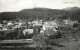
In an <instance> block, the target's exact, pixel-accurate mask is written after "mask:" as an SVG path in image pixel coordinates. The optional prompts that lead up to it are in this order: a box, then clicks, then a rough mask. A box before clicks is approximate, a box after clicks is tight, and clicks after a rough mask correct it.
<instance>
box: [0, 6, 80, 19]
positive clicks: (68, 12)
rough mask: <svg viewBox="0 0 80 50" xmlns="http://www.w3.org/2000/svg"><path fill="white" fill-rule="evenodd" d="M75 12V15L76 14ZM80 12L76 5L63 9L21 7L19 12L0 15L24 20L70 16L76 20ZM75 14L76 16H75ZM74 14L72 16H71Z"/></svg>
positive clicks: (0, 15)
mask: <svg viewBox="0 0 80 50" xmlns="http://www.w3.org/2000/svg"><path fill="white" fill-rule="evenodd" d="M76 14H77V15H76ZM78 14H80V10H79V8H78V7H71V8H66V9H63V10H57V9H49V8H33V9H23V10H21V11H19V12H3V13H1V14H0V17H1V18H2V19H3V20H4V19H8V20H9V19H10V18H11V19H14V18H18V19H25V20H34V19H45V20H54V19H55V18H57V19H58V18H62V19H67V18H71V19H72V20H73V19H74V20H76V16H77V17H78V16H80V15H78ZM75 15H76V16H75ZM73 16H74V18H73Z"/></svg>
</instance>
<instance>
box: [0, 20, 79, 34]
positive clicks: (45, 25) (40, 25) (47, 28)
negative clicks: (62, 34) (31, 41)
mask: <svg viewBox="0 0 80 50" xmlns="http://www.w3.org/2000/svg"><path fill="white" fill-rule="evenodd" d="M74 23H78V22H77V21H70V20H57V19H55V20H53V21H43V20H34V21H28V22H24V21H21V20H20V21H16V20H14V21H3V24H0V31H1V30H4V31H5V30H11V29H12V30H14V29H16V28H23V27H24V28H25V29H24V30H23V34H24V35H26V33H28V34H32V33H35V34H39V33H47V35H49V32H51V31H52V33H50V34H54V33H55V32H57V31H58V30H59V29H58V28H59V27H67V25H69V26H71V27H72V26H73V24H74ZM53 32H54V33H53Z"/></svg>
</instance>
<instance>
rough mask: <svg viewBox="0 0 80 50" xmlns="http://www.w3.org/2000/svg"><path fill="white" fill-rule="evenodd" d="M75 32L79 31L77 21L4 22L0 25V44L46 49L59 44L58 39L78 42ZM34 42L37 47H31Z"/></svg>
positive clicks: (37, 20)
mask: <svg viewBox="0 0 80 50" xmlns="http://www.w3.org/2000/svg"><path fill="white" fill-rule="evenodd" d="M77 30H79V23H78V22H77V21H71V20H70V19H65V20H61V19H55V20H53V21H43V20H39V19H36V20H33V21H28V22H25V21H21V20H14V21H7V20H4V21H3V24H0V40H1V41H0V43H1V44H4V43H27V44H30V45H27V44H26V45H27V46H28V47H31V46H32V47H42V46H47V47H48V46H52V44H53V43H59V39H60V38H64V39H65V40H66V41H70V39H68V38H71V39H72V40H74V41H78V38H76V36H75V35H76V34H75V33H76V31H77ZM70 33H74V34H70ZM65 34H67V35H65ZM39 36H40V37H39ZM67 36H69V37H67ZM45 37H47V40H48V41H46V42H48V44H46V45H45V43H46V42H45V41H44V40H42V39H45ZM40 38H42V39H40ZM3 39H4V40H3ZM20 39H21V40H20ZM13 40H14V41H13ZM36 40H38V41H36ZM20 41H21V42H20ZM40 41H42V42H40ZM35 42H36V43H37V45H32V44H35ZM38 49H39V48H38Z"/></svg>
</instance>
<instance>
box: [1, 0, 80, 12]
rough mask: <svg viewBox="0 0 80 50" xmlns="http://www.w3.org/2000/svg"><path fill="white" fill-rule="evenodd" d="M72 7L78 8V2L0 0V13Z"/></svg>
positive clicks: (66, 0) (71, 0)
mask: <svg viewBox="0 0 80 50" xmlns="http://www.w3.org/2000/svg"><path fill="white" fill-rule="evenodd" d="M74 6H77V7H80V0H0V12H13V11H20V10H22V9H32V8H37V7H38V8H39V7H40V8H51V9H63V8H67V7H74Z"/></svg>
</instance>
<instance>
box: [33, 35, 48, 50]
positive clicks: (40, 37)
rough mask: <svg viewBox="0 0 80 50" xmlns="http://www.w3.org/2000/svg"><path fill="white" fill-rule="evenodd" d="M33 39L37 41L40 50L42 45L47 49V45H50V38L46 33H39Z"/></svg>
mask: <svg viewBox="0 0 80 50" xmlns="http://www.w3.org/2000/svg"><path fill="white" fill-rule="evenodd" d="M33 40H34V41H35V42H36V46H37V49H38V50H40V48H41V47H42V48H43V50H45V46H48V43H49V39H48V37H47V36H45V35H44V34H38V35H36V36H34V37H33Z"/></svg>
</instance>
